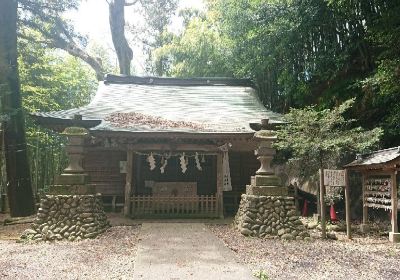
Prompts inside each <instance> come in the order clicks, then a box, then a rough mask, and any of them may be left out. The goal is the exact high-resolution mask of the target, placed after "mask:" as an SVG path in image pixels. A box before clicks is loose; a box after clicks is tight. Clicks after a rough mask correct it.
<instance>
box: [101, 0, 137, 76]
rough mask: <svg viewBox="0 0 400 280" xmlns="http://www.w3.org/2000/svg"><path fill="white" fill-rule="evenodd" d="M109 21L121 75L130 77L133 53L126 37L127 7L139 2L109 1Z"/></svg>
mask: <svg viewBox="0 0 400 280" xmlns="http://www.w3.org/2000/svg"><path fill="white" fill-rule="evenodd" d="M107 2H108V7H109V21H110V29H111V37H112V41H113V44H114V48H115V52H116V53H117V58H118V65H119V71H120V74H123V75H130V73H131V61H132V59H133V51H132V49H131V48H130V46H129V44H128V41H127V39H126V36H125V6H128V5H134V4H136V2H137V1H134V2H132V3H126V2H125V0H109V1H107Z"/></svg>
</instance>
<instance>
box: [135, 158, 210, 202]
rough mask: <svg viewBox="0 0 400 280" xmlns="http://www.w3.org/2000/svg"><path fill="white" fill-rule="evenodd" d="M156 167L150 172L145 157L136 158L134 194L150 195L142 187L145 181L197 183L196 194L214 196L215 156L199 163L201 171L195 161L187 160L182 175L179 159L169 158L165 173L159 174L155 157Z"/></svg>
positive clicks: (192, 159) (148, 191) (148, 190)
mask: <svg viewBox="0 0 400 280" xmlns="http://www.w3.org/2000/svg"><path fill="white" fill-rule="evenodd" d="M156 160H157V167H156V168H155V169H154V170H150V168H149V163H148V162H147V161H146V157H145V156H136V160H135V164H134V166H135V171H134V178H135V189H136V194H150V189H146V188H145V187H144V184H145V183H144V181H145V180H152V181H156V182H197V194H198V195H202V194H203V195H206V194H215V193H216V191H217V168H216V156H206V161H205V163H201V166H202V169H203V170H202V171H199V170H198V169H197V168H196V165H195V159H194V158H193V157H190V158H189V165H188V167H187V171H186V172H185V173H182V169H181V166H180V163H179V157H171V158H170V159H169V160H168V164H167V166H166V168H165V173H164V174H162V173H161V172H160V162H159V160H160V159H159V158H158V157H156Z"/></svg>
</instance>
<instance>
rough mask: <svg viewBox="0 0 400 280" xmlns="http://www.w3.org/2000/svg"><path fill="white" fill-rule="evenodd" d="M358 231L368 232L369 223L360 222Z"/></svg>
mask: <svg viewBox="0 0 400 280" xmlns="http://www.w3.org/2000/svg"><path fill="white" fill-rule="evenodd" d="M360 231H361V232H362V233H368V232H369V225H368V224H361V225H360Z"/></svg>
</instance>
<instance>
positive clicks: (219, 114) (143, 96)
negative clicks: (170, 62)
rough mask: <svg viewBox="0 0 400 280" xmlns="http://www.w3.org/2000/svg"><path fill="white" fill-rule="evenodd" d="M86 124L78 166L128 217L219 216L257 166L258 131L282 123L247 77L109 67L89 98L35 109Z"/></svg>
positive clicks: (51, 123) (49, 117)
mask: <svg viewBox="0 0 400 280" xmlns="http://www.w3.org/2000/svg"><path fill="white" fill-rule="evenodd" d="M33 116H34V118H35V119H36V121H37V122H38V123H39V124H41V125H42V126H45V127H47V128H50V129H52V130H55V131H59V132H62V131H63V130H64V129H65V128H67V127H84V128H86V129H88V130H89V131H90V137H89V138H88V139H87V141H86V143H85V146H84V157H83V160H82V166H83V169H84V170H85V172H86V173H87V174H88V175H89V176H90V180H91V183H92V184H94V185H95V186H96V192H98V193H101V194H102V195H103V199H104V202H105V203H106V204H109V205H110V206H112V208H113V209H114V210H115V209H116V208H118V207H123V209H124V213H125V215H128V216H132V217H151V216H154V217H175V216H177V217H223V216H224V215H229V214H234V213H235V212H236V211H237V208H238V205H239V202H240V197H241V194H243V193H245V191H246V190H245V188H246V185H248V184H249V183H250V178H251V176H253V175H254V174H255V172H256V170H257V169H258V168H259V167H260V163H259V161H258V160H257V157H256V156H255V154H254V150H255V149H256V145H257V143H256V141H255V139H254V138H253V136H254V133H255V132H256V131H258V130H260V129H270V128H271V127H274V126H276V125H278V124H280V123H281V115H279V114H276V113H273V112H271V111H269V110H267V109H266V108H265V107H264V106H263V104H262V103H261V102H260V101H259V99H258V98H257V95H256V91H255V88H254V85H253V84H252V83H251V81H249V80H245V79H230V78H195V79H178V78H155V77H133V76H115V75H107V76H106V78H105V80H104V81H103V82H100V84H99V87H98V90H97V93H96V95H95V96H94V98H93V99H92V101H91V102H90V103H89V104H88V105H86V106H83V107H80V108H74V109H70V110H63V111H55V112H42V113H34V114H33Z"/></svg>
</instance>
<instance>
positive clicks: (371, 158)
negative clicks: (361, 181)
mask: <svg viewBox="0 0 400 280" xmlns="http://www.w3.org/2000/svg"><path fill="white" fill-rule="evenodd" d="M396 160H400V147H394V148H390V149H385V150H379V151H374V152H371V153H367V154H362V155H357V158H356V160H354V161H352V162H350V163H349V164H347V165H345V167H346V168H356V169H357V168H363V167H364V168H369V167H371V168H373V167H379V166H382V165H385V164H388V163H391V162H393V161H396Z"/></svg>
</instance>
